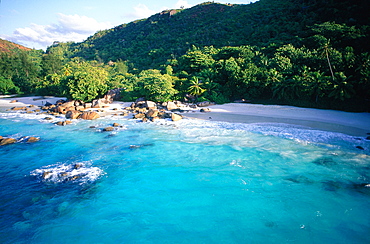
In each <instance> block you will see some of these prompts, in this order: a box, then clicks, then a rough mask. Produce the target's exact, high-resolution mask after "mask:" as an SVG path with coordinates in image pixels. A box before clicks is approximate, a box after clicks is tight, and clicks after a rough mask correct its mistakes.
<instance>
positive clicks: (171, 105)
mask: <svg viewBox="0 0 370 244" xmlns="http://www.w3.org/2000/svg"><path fill="white" fill-rule="evenodd" d="M165 106H166V108H167V110H168V111H171V110H175V109H178V108H179V107H178V106H177V105H176V104H175V103H174V102H167V104H165Z"/></svg>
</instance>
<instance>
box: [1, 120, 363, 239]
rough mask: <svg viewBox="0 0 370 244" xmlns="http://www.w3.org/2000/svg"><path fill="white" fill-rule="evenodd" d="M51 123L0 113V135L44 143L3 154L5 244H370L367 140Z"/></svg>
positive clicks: (272, 127) (225, 128)
mask: <svg viewBox="0 0 370 244" xmlns="http://www.w3.org/2000/svg"><path fill="white" fill-rule="evenodd" d="M58 120H61V119H60V118H59V119H58V118H55V119H54V121H49V122H48V121H45V120H43V116H41V115H40V116H38V115H25V114H20V113H0V135H2V136H11V137H16V138H21V137H23V136H36V137H40V139H41V140H40V141H39V142H36V143H32V144H31V143H26V142H24V141H20V142H18V143H16V144H13V145H7V146H3V147H0V156H1V159H0V165H1V168H0V189H1V191H0V242H1V243H325V242H331V243H369V242H370V237H369V235H368V233H369V231H370V212H369V211H368V205H369V200H370V187H368V185H367V184H369V183H370V178H369V177H370V156H369V155H370V142H369V141H367V140H365V139H364V138H355V137H352V136H349V135H345V134H340V133H333V132H324V131H319V130H312V129H309V128H306V127H302V126H293V125H288V124H281V123H280V124H279V123H256V124H233V123H226V122H210V121H199V120H181V121H179V122H175V123H174V122H170V121H165V120H162V121H158V122H156V123H140V122H137V121H135V120H127V119H118V118H104V119H99V120H95V121H74V123H73V124H72V125H68V126H56V125H54V124H53V122H55V121H58ZM113 122H117V123H119V124H121V127H119V128H115V131H113V132H103V131H102V129H103V128H104V127H107V126H110V125H111V124H112V123H113ZM90 126H96V128H90ZM356 146H361V147H362V148H363V149H364V150H360V149H358V148H356ZM77 164H78V165H79V166H76V165H77ZM45 172H48V173H47V174H46V175H43V173H45ZM76 175H77V176H78V177H77V178H76V179H72V177H73V176H76Z"/></svg>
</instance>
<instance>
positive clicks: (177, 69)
mask: <svg viewBox="0 0 370 244" xmlns="http://www.w3.org/2000/svg"><path fill="white" fill-rule="evenodd" d="M369 10H370V1H369V0H259V1H258V2H255V3H253V4H247V5H240V4H239V5H238V4H218V3H213V2H207V3H203V4H200V5H197V6H195V7H192V8H189V9H175V10H167V11H163V12H161V13H158V14H155V15H153V16H151V17H149V18H148V19H143V20H137V21H134V22H131V23H128V24H124V25H120V26H117V27H115V28H113V29H109V30H104V31H100V32H98V33H96V34H95V35H93V36H91V37H90V38H88V39H87V40H86V41H84V42H81V43H73V42H69V43H58V42H55V44H54V45H52V46H50V47H49V48H48V49H47V51H46V53H43V51H42V50H33V49H32V50H30V51H21V50H20V51H18V52H15V53H14V55H12V54H11V53H10V54H9V53H0V94H12V93H24V94H30V93H36V94H40V95H54V96H66V97H68V98H70V99H75V100H82V101H91V100H92V99H95V98H96V97H99V96H100V97H101V96H102V95H103V94H105V92H106V91H107V90H109V89H113V88H123V89H122V94H121V95H122V97H123V99H124V100H126V101H134V100H135V99H137V98H141V97H145V98H146V99H148V100H152V101H157V102H158V101H170V100H186V101H194V102H199V101H213V102H216V103H226V102H230V101H234V100H241V99H245V100H248V101H252V102H254V103H274V104H289V105H295V106H306V107H317V108H334V109H340V110H348V111H366V112H370V45H369V40H370V15H369V14H368V12H369Z"/></svg>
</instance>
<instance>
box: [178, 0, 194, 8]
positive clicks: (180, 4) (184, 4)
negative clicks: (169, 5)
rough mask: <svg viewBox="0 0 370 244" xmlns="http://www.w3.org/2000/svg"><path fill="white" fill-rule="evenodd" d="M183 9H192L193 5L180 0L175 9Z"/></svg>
mask: <svg viewBox="0 0 370 244" xmlns="http://www.w3.org/2000/svg"><path fill="white" fill-rule="evenodd" d="M181 7H184V8H190V7H192V5H191V4H189V3H188V1H186V0H179V1H177V3H176V4H175V9H179V8H181Z"/></svg>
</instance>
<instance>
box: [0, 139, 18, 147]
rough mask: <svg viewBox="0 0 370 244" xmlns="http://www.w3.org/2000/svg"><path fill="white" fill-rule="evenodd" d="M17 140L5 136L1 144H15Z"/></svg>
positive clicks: (0, 141)
mask: <svg viewBox="0 0 370 244" xmlns="http://www.w3.org/2000/svg"><path fill="white" fill-rule="evenodd" d="M16 142H17V140H16V139H14V138H3V139H1V140H0V146H5V145H9V144H14V143H16Z"/></svg>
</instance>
